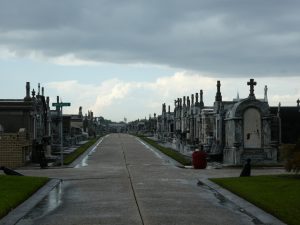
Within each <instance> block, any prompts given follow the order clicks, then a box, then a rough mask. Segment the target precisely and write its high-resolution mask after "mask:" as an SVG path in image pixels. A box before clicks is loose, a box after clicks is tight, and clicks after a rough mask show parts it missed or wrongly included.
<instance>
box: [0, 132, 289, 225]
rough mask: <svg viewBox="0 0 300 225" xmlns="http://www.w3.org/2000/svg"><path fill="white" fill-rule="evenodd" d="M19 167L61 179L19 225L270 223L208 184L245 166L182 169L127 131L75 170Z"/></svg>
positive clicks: (109, 138) (106, 141) (103, 144)
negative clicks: (210, 179)
mask: <svg viewBox="0 0 300 225" xmlns="http://www.w3.org/2000/svg"><path fill="white" fill-rule="evenodd" d="M18 171H19V172H21V173H23V174H25V175H30V176H48V177H50V178H55V179H60V180H61V181H62V182H61V183H60V184H59V185H58V186H57V187H56V188H54V189H53V190H52V191H51V192H49V194H48V196H47V197H46V198H44V199H43V200H42V201H41V202H40V203H39V204H38V205H36V207H35V208H34V209H32V210H31V211H30V212H29V213H28V214H27V215H26V216H25V217H23V218H22V219H21V220H19V221H18V223H17V224H18V225H27V224H37V225H43V224H45V225H48V224H49V225H50V224H55V225H57V224H111V225H117V224H122V225H125V224H142V225H143V224H147V225H152V224H153V225H157V224H176V225H180V224H182V225H187V224H189V225H192V224H204V225H210V224H214V225H218V224H234V225H238V224H266V223H263V222H262V221H261V220H260V219H258V217H257V215H255V214H254V215H253V214H251V213H249V212H248V211H247V210H244V209H243V208H241V207H240V206H239V205H237V204H235V203H234V202H233V201H231V200H228V199H227V198H226V196H225V197H224V195H222V194H220V192H217V191H215V189H214V188H212V187H211V186H210V185H206V184H205V182H206V178H208V177H234V176H238V175H239V173H240V169H212V168H211V169H206V170H193V169H182V168H179V167H178V164H177V163H176V162H174V161H173V160H172V159H169V158H168V157H166V156H164V155H162V154H161V153H160V152H157V151H156V150H155V149H153V148H151V147H149V146H147V145H145V144H144V143H142V142H141V141H140V140H139V139H138V138H136V137H134V136H130V135H126V134H111V135H109V136H106V137H105V138H104V139H103V141H102V142H99V143H98V145H97V146H96V147H95V148H94V149H93V150H92V152H90V153H89V154H88V155H86V156H84V157H83V158H82V159H81V163H80V164H79V165H78V166H76V167H75V168H55V169H45V170H40V169H24V170H18ZM283 172H284V171H283V170H282V169H257V170H253V171H252V174H253V175H259V174H277V173H283ZM0 224H1V221H0ZM278 224H279V223H278Z"/></svg>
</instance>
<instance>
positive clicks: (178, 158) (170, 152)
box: [138, 136, 191, 166]
mask: <svg viewBox="0 0 300 225" xmlns="http://www.w3.org/2000/svg"><path fill="white" fill-rule="evenodd" d="M138 137H139V138H140V139H142V140H143V141H145V142H147V143H148V144H150V145H151V146H153V147H155V148H156V149H158V150H159V151H161V152H162V153H164V154H165V155H167V156H169V157H171V158H172V159H174V160H176V161H177V162H179V163H181V164H182V165H184V166H189V165H191V160H190V159H187V157H186V156H184V155H182V154H180V153H179V152H177V151H175V150H173V149H171V148H166V147H163V146H161V145H159V144H158V143H157V142H156V141H154V140H152V139H150V138H147V137H145V136H138Z"/></svg>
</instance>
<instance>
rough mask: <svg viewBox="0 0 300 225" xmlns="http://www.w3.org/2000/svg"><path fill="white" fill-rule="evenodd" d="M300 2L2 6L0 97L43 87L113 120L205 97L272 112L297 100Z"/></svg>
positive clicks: (43, 1)
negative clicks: (265, 104) (257, 102)
mask: <svg viewBox="0 0 300 225" xmlns="http://www.w3.org/2000/svg"><path fill="white" fill-rule="evenodd" d="M299 9H300V2H299V1H288V0H287V1H275V0H274V1H271V0H270V1H268V0H266V1H261V0H252V1H249V0H247V1H246V0H234V1H233V0H213V1H212V0H195V1H192V0H185V1H176V0H164V1H155V0H154V1H141V0H136V1H128V0H120V1H113V0H107V1H101V0H94V1H89V0H85V1H81V0H80V1H79V0H78V1H76V0H60V1H49V0H38V1H37V0H26V1H24V0H19V1H17V0H10V1H5V0H0V98H22V97H24V94H25V82H26V81H30V82H31V83H32V86H33V87H34V88H36V87H37V83H38V82H40V83H41V84H42V86H45V88H46V94H47V95H49V96H50V97H51V99H52V100H55V98H56V95H60V96H62V99H63V101H67V102H71V103H72V107H70V108H68V109H66V112H68V113H77V111H78V107H79V106H83V111H84V112H87V110H93V111H94V113H95V115H97V116H98V115H99V116H100V115H102V116H104V117H106V118H108V119H112V120H122V119H123V118H124V117H127V118H128V119H129V120H134V119H137V118H144V117H145V116H147V117H148V116H149V114H152V115H153V113H154V112H156V113H160V111H161V104H162V103H164V102H166V103H167V105H168V104H170V105H171V106H172V107H171V108H173V104H174V103H173V102H174V99H175V98H177V97H182V96H183V95H190V94H192V93H195V92H199V90H200V89H203V90H204V100H205V104H206V105H212V104H213V101H214V95H215V90H216V82H217V80H221V83H222V87H221V91H222V94H223V98H224V99H226V100H231V99H232V98H234V97H236V94H237V92H239V93H240V96H241V97H247V96H248V93H249V88H248V87H247V85H246V82H247V80H248V79H249V78H255V79H256V80H257V82H258V85H257V87H256V95H257V97H263V88H264V85H268V90H269V92H268V96H269V102H270V104H271V105H277V104H278V102H279V101H280V102H281V103H282V105H296V100H297V99H298V98H299V97H300V88H299V84H300V76H299V75H300V73H299V71H300V26H299V24H300V14H299Z"/></svg>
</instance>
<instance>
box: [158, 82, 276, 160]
mask: <svg viewBox="0 0 300 225" xmlns="http://www.w3.org/2000/svg"><path fill="white" fill-rule="evenodd" d="M247 85H249V86H250V92H249V96H248V97H247V98H239V96H237V98H235V99H233V100H232V101H223V100H222V94H221V83H220V81H218V82H217V92H216V97H215V102H214V104H213V106H205V104H204V101H203V91H202V90H200V100H199V95H198V93H196V94H195V95H192V96H191V99H190V98H189V96H187V97H186V96H184V97H183V98H178V99H177V100H175V108H174V112H171V111H170V106H169V107H168V111H167V110H166V105H165V104H163V107H162V114H161V115H159V116H158V117H157V131H156V134H155V135H156V137H157V139H158V140H159V141H160V142H161V143H162V144H164V145H166V146H169V147H171V148H173V149H175V150H178V151H180V152H181V153H183V154H186V155H190V154H191V152H192V151H193V150H194V149H196V148H203V149H204V150H205V151H206V152H207V153H208V154H209V155H210V157H211V158H214V157H215V158H218V159H221V160H222V161H223V163H224V164H230V165H239V164H243V163H244V162H245V161H246V159H248V158H250V159H251V160H252V162H253V163H259V164H260V163H262V164H264V163H275V162H277V152H278V146H279V144H280V130H281V127H280V115H279V111H278V110H277V111H278V112H274V110H272V111H273V113H271V110H270V106H269V103H268V98H267V86H265V90H264V92H265V94H264V99H257V98H256V97H255V93H254V87H255V85H256V82H255V81H254V80H253V79H250V81H249V82H248V83H247Z"/></svg>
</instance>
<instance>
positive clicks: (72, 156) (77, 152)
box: [64, 137, 100, 165]
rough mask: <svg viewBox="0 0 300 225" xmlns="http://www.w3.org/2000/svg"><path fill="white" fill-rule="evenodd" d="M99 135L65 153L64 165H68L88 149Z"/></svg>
mask: <svg viewBox="0 0 300 225" xmlns="http://www.w3.org/2000/svg"><path fill="white" fill-rule="evenodd" d="M99 138H100V137H96V138H93V139H91V140H90V141H88V142H87V143H85V144H83V145H81V146H80V147H79V148H77V149H76V150H75V151H74V152H72V153H71V154H69V155H67V156H66V157H65V158H64V165H70V164H71V163H72V162H73V161H74V160H75V159H77V158H78V157H79V156H80V155H81V154H83V153H84V152H85V151H86V150H88V149H89V147H91V146H92V145H93V144H95V143H96V141H98V139H99Z"/></svg>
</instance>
